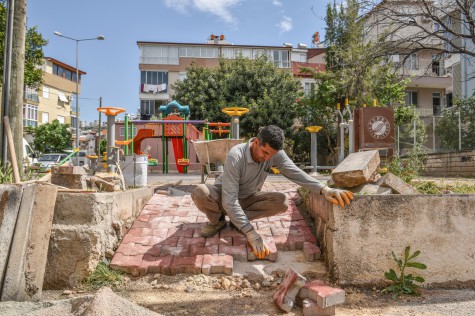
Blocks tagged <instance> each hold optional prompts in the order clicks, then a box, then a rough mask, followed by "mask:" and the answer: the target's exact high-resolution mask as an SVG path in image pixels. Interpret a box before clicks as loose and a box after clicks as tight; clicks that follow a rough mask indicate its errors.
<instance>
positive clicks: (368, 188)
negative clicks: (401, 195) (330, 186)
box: [350, 183, 393, 195]
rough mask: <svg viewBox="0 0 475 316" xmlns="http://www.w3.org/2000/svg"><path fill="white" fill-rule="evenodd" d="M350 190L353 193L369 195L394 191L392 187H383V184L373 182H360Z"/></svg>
mask: <svg viewBox="0 0 475 316" xmlns="http://www.w3.org/2000/svg"><path fill="white" fill-rule="evenodd" d="M350 191H351V192H353V193H358V194H361V195H368V194H380V195H386V194H392V193H393V190H392V189H391V188H388V187H383V186H381V185H378V184H373V183H363V184H360V185H358V186H356V187H354V188H351V189H350Z"/></svg>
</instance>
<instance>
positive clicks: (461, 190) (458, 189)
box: [447, 183, 475, 194]
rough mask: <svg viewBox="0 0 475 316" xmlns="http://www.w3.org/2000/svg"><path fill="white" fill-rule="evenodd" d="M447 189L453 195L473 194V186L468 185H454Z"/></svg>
mask: <svg viewBox="0 0 475 316" xmlns="http://www.w3.org/2000/svg"><path fill="white" fill-rule="evenodd" d="M447 189H448V190H451V191H452V192H453V193H458V194H470V193H475V185H470V184H466V183H456V184H455V185H453V186H450V187H448V188H447Z"/></svg>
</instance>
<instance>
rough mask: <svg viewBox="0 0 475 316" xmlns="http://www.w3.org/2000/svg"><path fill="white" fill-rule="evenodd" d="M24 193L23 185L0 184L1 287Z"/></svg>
mask: <svg viewBox="0 0 475 316" xmlns="http://www.w3.org/2000/svg"><path fill="white" fill-rule="evenodd" d="M22 194H23V187H21V186H14V185H3V184H2V185H0V254H1V255H0V288H1V285H2V284H3V276H4V273H5V270H6V268H7V264H8V255H9V253H10V247H11V244H12V240H13V234H14V232H15V223H16V220H17V217H18V212H19V210H20V203H21V197H22ZM0 294H1V293H0Z"/></svg>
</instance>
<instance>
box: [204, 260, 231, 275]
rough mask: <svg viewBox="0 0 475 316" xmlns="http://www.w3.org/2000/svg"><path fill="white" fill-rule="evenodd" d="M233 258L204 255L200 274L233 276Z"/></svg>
mask: <svg viewBox="0 0 475 316" xmlns="http://www.w3.org/2000/svg"><path fill="white" fill-rule="evenodd" d="M233 265H234V261H233V257H232V256H229V255H204V256H203V265H202V266H201V273H203V274H204V275H210V274H217V273H220V274H226V275H232V274H233Z"/></svg>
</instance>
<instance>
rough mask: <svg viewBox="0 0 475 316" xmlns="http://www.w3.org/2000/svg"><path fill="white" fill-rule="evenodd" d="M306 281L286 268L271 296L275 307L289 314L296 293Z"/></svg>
mask: <svg viewBox="0 0 475 316" xmlns="http://www.w3.org/2000/svg"><path fill="white" fill-rule="evenodd" d="M306 281H307V279H306V278H304V277H303V276H301V275H300V274H298V273H297V272H295V271H294V270H292V269H291V268H288V269H287V271H286V272H285V276H284V280H283V281H282V283H281V284H280V285H279V287H278V288H277V290H276V291H275V292H274V294H273V296H272V298H273V299H274V302H275V303H276V304H277V306H278V307H279V308H281V309H282V310H284V311H286V312H290V310H291V309H292V307H293V306H294V304H295V300H296V297H297V293H298V292H299V290H300V288H301V287H302V286H304V284H305V282H306Z"/></svg>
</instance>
